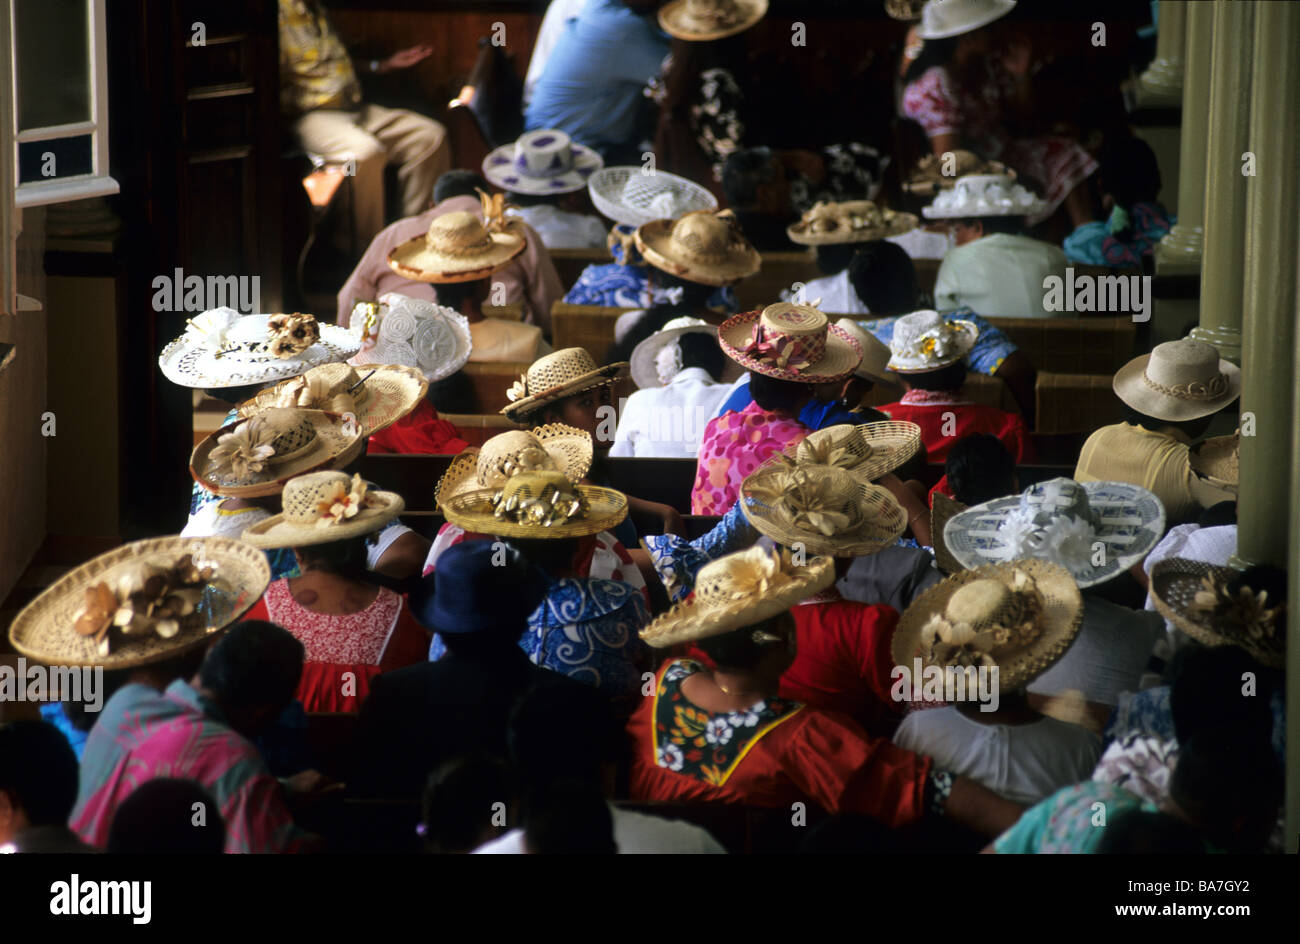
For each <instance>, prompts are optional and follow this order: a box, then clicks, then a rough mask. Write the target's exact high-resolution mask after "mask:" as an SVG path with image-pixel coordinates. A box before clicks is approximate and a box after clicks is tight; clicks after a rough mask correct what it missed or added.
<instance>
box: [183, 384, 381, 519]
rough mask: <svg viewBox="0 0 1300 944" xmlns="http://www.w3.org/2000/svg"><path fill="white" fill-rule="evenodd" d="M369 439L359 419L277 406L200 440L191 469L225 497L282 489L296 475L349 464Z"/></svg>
mask: <svg viewBox="0 0 1300 944" xmlns="http://www.w3.org/2000/svg"><path fill="white" fill-rule="evenodd" d="M365 444H366V437H365V434H364V432H363V431H362V429H361V425H360V424H359V423H357V422H355V421H352V420H349V419H346V418H345V417H342V416H339V415H337V414H334V413H326V412H324V411H322V410H304V409H300V408H285V407H277V408H275V409H270V410H266V411H264V412H262V413H258V414H256V415H255V416H252V417H250V418H248V419H246V420H241V421H239V422H237V423H234V424H232V425H230V426H224V427H222V428H221V429H219V430H217V431H216V432H215V433H212V434H211V435H210V436H208V437H207V438H206V439H204V440H203V442H201V443H199V444H198V445H197V446H195V447H194V452H193V453H192V454H191V455H190V475H192V476H193V477H194V480H195V481H197V482H198V483H199V484H200V485H202V486H203V487H204V488H206V489H207V490H208V491H209V492H212V494H214V495H220V496H222V497H223V498H257V497H259V496H264V495H278V494H280V490H281V489H282V488H284V484H285V483H286V482H287V481H289V479H291V478H293V477H294V476H297V475H302V474H304V473H306V472H313V471H315V470H317V469H322V468H340V467H342V466H345V465H348V464H349V463H350V462H352V461H353V460H354V459H356V458H357V456H359V455H361V450H362V449H364V448H365Z"/></svg>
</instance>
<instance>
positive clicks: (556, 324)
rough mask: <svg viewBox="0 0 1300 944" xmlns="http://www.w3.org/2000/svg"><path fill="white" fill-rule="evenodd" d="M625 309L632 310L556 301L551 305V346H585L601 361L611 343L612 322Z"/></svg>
mask: <svg viewBox="0 0 1300 944" xmlns="http://www.w3.org/2000/svg"><path fill="white" fill-rule="evenodd" d="M625 311H632V309H631V308H605V307H603V306H600V305H569V304H566V303H565V302H556V303H555V304H554V305H552V306H551V339H552V340H551V346H552V347H554V348H555V349H556V350H557V351H558V350H560V349H561V348H566V347H584V348H586V349H587V351H588V353H590V354H591V356H592V357H594V358H595V359H596V362H597V363H600V362H601V360H602V359H603V358H604V356H605V352H606V351H608V350H609V347H610V345H611V344H613V343H614V322H616V321H617V320H618V316H619V315H621V314H623V312H625Z"/></svg>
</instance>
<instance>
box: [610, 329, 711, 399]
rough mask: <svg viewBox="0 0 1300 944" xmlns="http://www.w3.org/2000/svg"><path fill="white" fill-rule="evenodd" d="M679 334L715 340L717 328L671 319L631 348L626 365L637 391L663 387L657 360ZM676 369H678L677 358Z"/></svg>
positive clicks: (679, 364) (679, 368) (679, 363)
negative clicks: (627, 364)
mask: <svg viewBox="0 0 1300 944" xmlns="http://www.w3.org/2000/svg"><path fill="white" fill-rule="evenodd" d="M683 334H707V335H709V336H710V337H712V338H717V336H718V329H717V327H716V326H715V325H711V324H709V323H708V322H707V321H705V320H704V319H703V318H691V317H683V318H673V319H671V320H669V321H667V322H665V324H664V326H663V327H662V328H660V329H659V330H658V331H656V332H655V333H654V334H652V335H650V337H648V338H645V339H644V340H642V341H641V343H639V344H638V345H637V346H636V347H635V348H633V349H632V356H631V357H630V358H629V359H628V362H629V363H630V364H631V365H632V380H633V381H635V382H636V385H637V387H638V389H641V390H644V389H645V388H647V387H662V386H664V379H663V377H662V376H661V373H660V371H659V367H658V364H659V357H660V355H661V354H662V353H663V352H664V350H666V349H667V348H668V346H669V345H670V344H676V343H677V339H678V338H680V337H681V336H682V335H683ZM677 369H678V370H681V359H680V357H679V358H678V363H677Z"/></svg>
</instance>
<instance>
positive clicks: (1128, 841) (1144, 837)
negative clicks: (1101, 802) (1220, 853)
mask: <svg viewBox="0 0 1300 944" xmlns="http://www.w3.org/2000/svg"><path fill="white" fill-rule="evenodd" d="M1097 852H1098V854H1100V855H1205V853H1206V849H1205V843H1204V841H1202V839H1201V834H1200V833H1199V832H1198V831H1197V830H1196V827H1195V826H1192V825H1191V824H1190V823H1185V822H1183V821H1182V820H1181V819H1178V818H1177V817H1175V816H1170V815H1169V814H1168V813H1148V812H1145V811H1144V810H1128V811H1127V812H1124V813H1120V814H1119V815H1118V816H1116V817H1115V818H1114V819H1113V820H1111V821H1110V822H1109V823H1107V824H1106V829H1105V831H1104V832H1103V833H1102V834H1101V842H1100V843H1098V845H1097Z"/></svg>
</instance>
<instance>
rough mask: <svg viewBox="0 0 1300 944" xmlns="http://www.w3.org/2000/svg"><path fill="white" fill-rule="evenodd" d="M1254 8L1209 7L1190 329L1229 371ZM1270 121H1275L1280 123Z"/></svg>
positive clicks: (1237, 315)
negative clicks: (1199, 230)
mask: <svg viewBox="0 0 1300 944" xmlns="http://www.w3.org/2000/svg"><path fill="white" fill-rule="evenodd" d="M1255 8H1256V3H1255V2H1253V0H1250V2H1246V0H1231V2H1229V0H1216V2H1215V4H1214V38H1213V41H1212V42H1213V47H1214V51H1213V54H1212V56H1211V60H1210V116H1209V119H1210V128H1209V130H1210V134H1209V156H1208V160H1207V162H1206V167H1205V248H1204V251H1203V252H1202V254H1201V318H1200V322H1201V323H1200V326H1199V327H1197V328H1193V329H1192V337H1194V338H1196V340H1198V341H1205V342H1207V343H1209V344H1213V345H1214V346H1215V347H1217V348H1218V349H1219V351H1220V353H1221V354H1222V355H1223V356H1224V357H1226V358H1227V359H1228V360H1230V361H1232V362H1233V363H1234V364H1240V363H1241V297H1242V290H1243V288H1244V283H1245V272H1244V266H1243V265H1242V261H1243V260H1242V235H1243V234H1244V233H1245V231H1246V180H1247V177H1246V176H1245V175H1244V174H1243V173H1242V167H1243V164H1244V161H1243V158H1242V155H1243V153H1244V152H1246V151H1247V150H1249V148H1248V147H1247V146H1246V145H1247V137H1248V134H1249V131H1250V86H1251V69H1252V61H1251V60H1252V47H1253V45H1254V42H1253V40H1254V26H1255ZM1271 117H1272V119H1273V120H1274V121H1276V120H1277V119H1278V117H1279V116H1278V115H1273V116H1271ZM1284 123H1285V122H1284Z"/></svg>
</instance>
